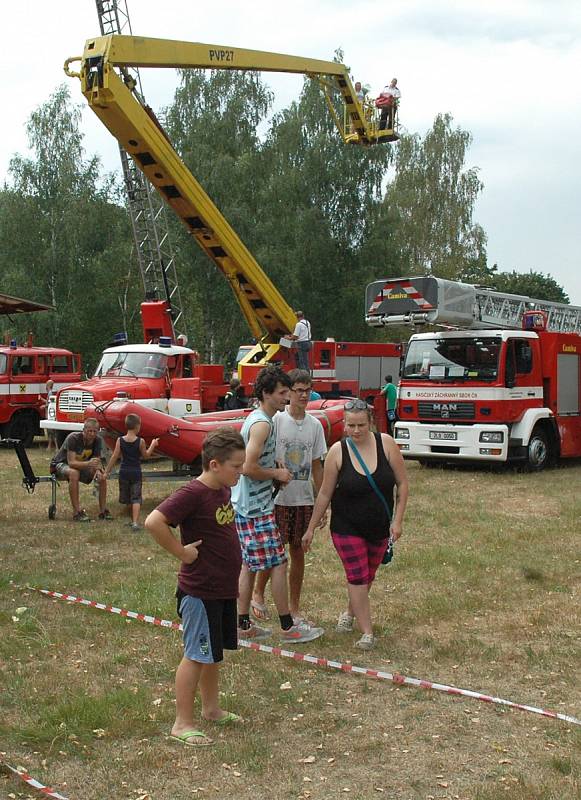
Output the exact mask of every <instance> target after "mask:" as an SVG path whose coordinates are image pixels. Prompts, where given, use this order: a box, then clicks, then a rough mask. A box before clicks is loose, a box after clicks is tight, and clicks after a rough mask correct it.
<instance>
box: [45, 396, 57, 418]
mask: <svg viewBox="0 0 581 800" xmlns="http://www.w3.org/2000/svg"><path fill="white" fill-rule="evenodd" d="M46 416H47V417H48V419H56V403H55V401H54V400H51V401H50V403H49V404H48V408H47V410H46Z"/></svg>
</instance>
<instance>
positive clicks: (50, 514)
mask: <svg viewBox="0 0 581 800" xmlns="http://www.w3.org/2000/svg"><path fill="white" fill-rule="evenodd" d="M55 517H56V506H55V505H52V506H49V507H48V518H49V519H54V518H55Z"/></svg>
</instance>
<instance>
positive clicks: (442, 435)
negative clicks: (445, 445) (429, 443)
mask: <svg viewBox="0 0 581 800" xmlns="http://www.w3.org/2000/svg"><path fill="white" fill-rule="evenodd" d="M457 438H458V434H457V433H456V431H430V439H436V440H437V441H439V442H441V441H446V442H455V441H456V440H457Z"/></svg>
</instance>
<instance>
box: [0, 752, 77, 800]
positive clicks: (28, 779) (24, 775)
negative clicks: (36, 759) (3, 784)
mask: <svg viewBox="0 0 581 800" xmlns="http://www.w3.org/2000/svg"><path fill="white" fill-rule="evenodd" d="M0 764H1V765H2V766H3V767H5V768H6V769H7V770H9V771H10V772H11V773H12V774H13V775H16V776H17V777H18V778H20V779H21V780H23V781H24V782H25V783H27V784H28V785H29V786H32V788H33V789H36V790H37V791H38V792H40V793H41V794H43V795H44V796H45V797H54V798H55V800H68V798H67V797H65V796H64V795H62V794H59V792H56V791H55V790H54V789H51V787H50V786H45V785H44V784H43V783H41V782H40V781H37V780H36V778H33V777H32V775H29V774H28V772H26V770H22V769H16V767H11V766H10V764H7V763H6V762H5V761H0Z"/></svg>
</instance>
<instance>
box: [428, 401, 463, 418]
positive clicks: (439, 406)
mask: <svg viewBox="0 0 581 800" xmlns="http://www.w3.org/2000/svg"><path fill="white" fill-rule="evenodd" d="M418 416H419V417H420V419H474V403H426V402H422V403H418Z"/></svg>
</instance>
